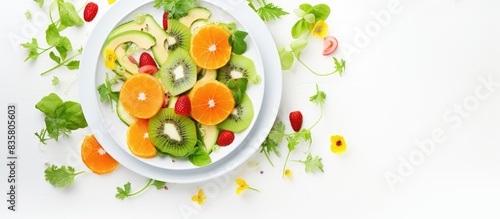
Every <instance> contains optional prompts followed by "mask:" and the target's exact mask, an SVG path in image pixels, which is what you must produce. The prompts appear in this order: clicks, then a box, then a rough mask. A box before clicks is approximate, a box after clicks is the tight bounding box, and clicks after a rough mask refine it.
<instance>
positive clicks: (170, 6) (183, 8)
mask: <svg viewBox="0 0 500 219" xmlns="http://www.w3.org/2000/svg"><path fill="white" fill-rule="evenodd" d="M197 2H198V0H155V3H154V6H153V7H155V8H163V11H165V12H168V18H169V19H176V20H177V19H179V18H181V17H184V16H186V15H187V14H188V12H189V9H191V8H193V7H196V3H197Z"/></svg>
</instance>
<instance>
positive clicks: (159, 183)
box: [151, 180, 167, 190]
mask: <svg viewBox="0 0 500 219" xmlns="http://www.w3.org/2000/svg"><path fill="white" fill-rule="evenodd" d="M166 184H167V183H166V182H163V181H160V180H155V181H154V182H153V184H151V185H152V186H154V187H156V189H158V190H160V189H163V188H164V187H165V185H166Z"/></svg>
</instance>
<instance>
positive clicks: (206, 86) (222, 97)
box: [189, 80, 235, 125]
mask: <svg viewBox="0 0 500 219" xmlns="http://www.w3.org/2000/svg"><path fill="white" fill-rule="evenodd" d="M189 99H190V100H191V116H192V117H193V119H195V120H196V121H198V122H199V123H201V124H203V125H216V124H218V123H220V122H222V121H223V120H224V119H226V118H227V117H228V116H229V114H231V112H232V111H233V109H234V105H235V101H234V98H233V94H232V93H231V90H230V89H229V88H228V87H227V86H226V85H225V84H223V83H221V82H219V81H216V80H207V81H204V82H202V83H201V84H200V85H199V86H195V87H194V88H193V90H191V92H190V93H189Z"/></svg>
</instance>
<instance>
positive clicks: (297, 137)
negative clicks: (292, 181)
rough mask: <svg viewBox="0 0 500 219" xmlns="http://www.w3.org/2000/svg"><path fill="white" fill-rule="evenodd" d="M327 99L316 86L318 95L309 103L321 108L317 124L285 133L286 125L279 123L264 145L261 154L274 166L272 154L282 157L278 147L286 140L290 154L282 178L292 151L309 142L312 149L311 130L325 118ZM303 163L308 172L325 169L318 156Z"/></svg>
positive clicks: (286, 159) (312, 97)
mask: <svg viewBox="0 0 500 219" xmlns="http://www.w3.org/2000/svg"><path fill="white" fill-rule="evenodd" d="M325 99H326V93H325V92H323V91H321V90H319V87H318V85H316V94H314V95H313V96H311V97H310V98H309V101H311V102H312V103H314V104H316V105H319V107H320V115H319V118H318V119H317V120H316V122H315V123H314V124H313V125H312V126H311V127H309V128H305V129H301V130H300V131H299V132H292V133H285V129H286V127H285V124H284V123H283V122H282V121H278V122H277V123H276V124H275V125H274V127H273V128H272V129H271V131H270V133H269V135H268V136H267V138H266V139H265V140H264V142H263V143H262V145H261V150H260V152H261V153H264V154H265V155H266V158H267V160H268V161H269V163H270V164H271V166H274V164H273V162H272V161H271V159H270V155H271V153H274V154H275V155H276V156H278V157H280V156H281V153H280V151H279V149H278V146H279V145H280V144H281V143H282V142H283V139H286V141H287V148H288V153H287V155H286V158H285V163H284V165H283V171H282V177H284V176H285V170H286V165H287V162H288V160H289V158H290V154H291V153H292V151H294V150H295V148H296V147H297V146H298V145H299V144H300V143H301V142H308V143H309V148H310V147H311V145H312V137H311V130H312V129H313V128H314V127H315V126H316V125H317V124H318V123H319V122H320V121H321V119H322V118H323V103H324V102H325ZM296 162H298V161H296ZM302 163H304V164H305V165H306V172H315V171H316V169H321V170H322V169H323V164H322V162H321V158H320V157H318V156H316V157H315V158H314V159H312V158H311V159H309V160H308V158H306V160H305V161H303V162H302ZM319 167H321V168H319Z"/></svg>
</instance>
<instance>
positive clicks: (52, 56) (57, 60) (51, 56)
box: [49, 51, 61, 64]
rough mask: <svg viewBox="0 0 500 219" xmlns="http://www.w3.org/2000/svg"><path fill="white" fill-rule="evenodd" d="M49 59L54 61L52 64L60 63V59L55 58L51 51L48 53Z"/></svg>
mask: <svg viewBox="0 0 500 219" xmlns="http://www.w3.org/2000/svg"><path fill="white" fill-rule="evenodd" d="M49 57H50V59H52V60H54V62H56V63H57V64H59V63H61V58H59V56H57V55H56V54H55V53H54V52H53V51H51V52H50V53H49Z"/></svg>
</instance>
